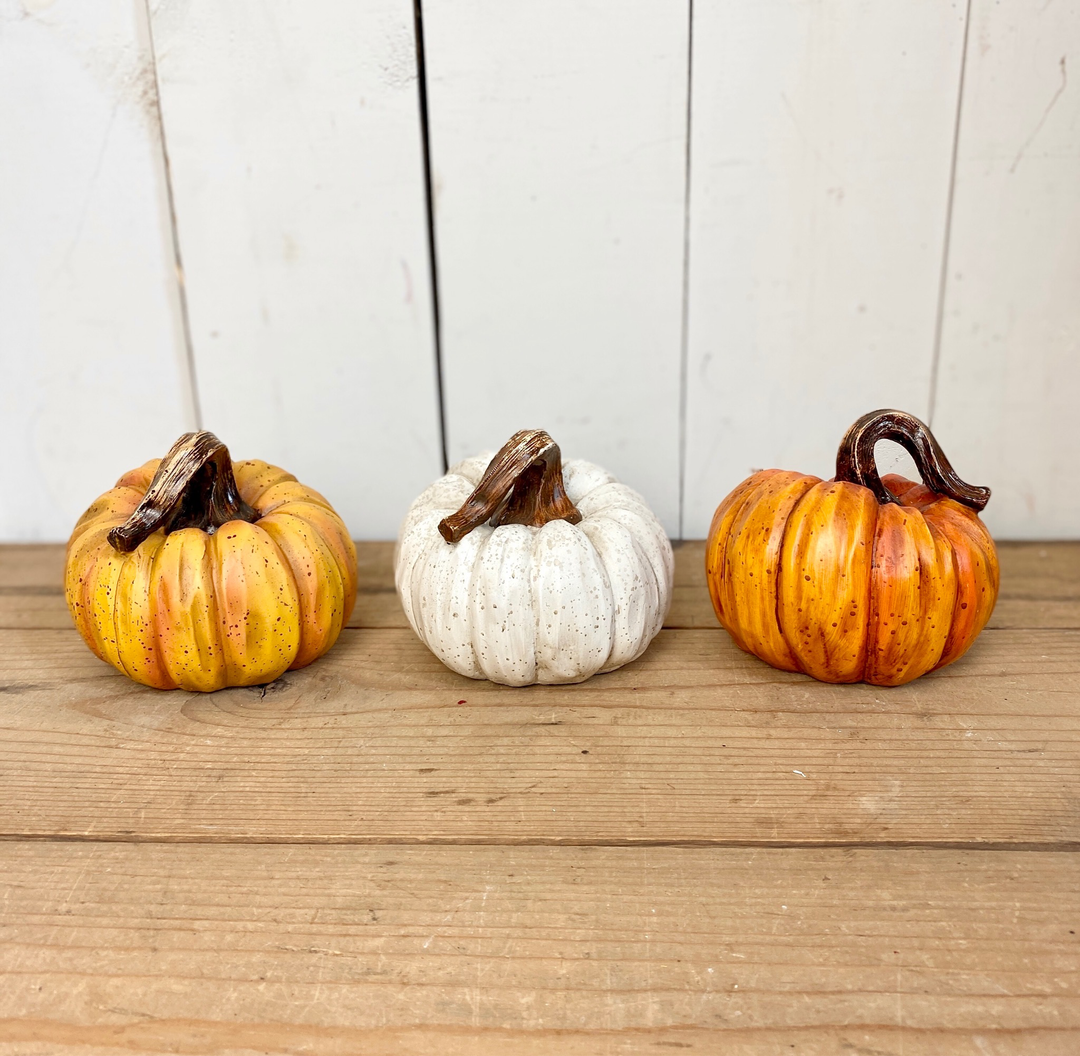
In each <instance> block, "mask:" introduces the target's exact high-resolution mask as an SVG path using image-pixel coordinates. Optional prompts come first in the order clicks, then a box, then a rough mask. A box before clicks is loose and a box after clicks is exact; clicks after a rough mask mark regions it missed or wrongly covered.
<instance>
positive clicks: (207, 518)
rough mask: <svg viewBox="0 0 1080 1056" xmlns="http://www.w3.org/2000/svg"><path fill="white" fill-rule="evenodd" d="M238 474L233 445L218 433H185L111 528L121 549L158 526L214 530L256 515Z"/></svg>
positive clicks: (126, 549)
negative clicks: (129, 512) (244, 496)
mask: <svg viewBox="0 0 1080 1056" xmlns="http://www.w3.org/2000/svg"><path fill="white" fill-rule="evenodd" d="M258 519H259V515H258V513H256V512H255V510H253V509H252V508H251V507H250V506H249V505H248V504H247V503H246V502H244V500H243V499H242V498H240V491H239V489H238V488H237V486H236V477H234V476H233V468H232V460H231V459H230V458H229V449H228V448H227V447H226V446H225V445H224V444H223V443H222V442H221V441H220V440H219V439H218V438H217V437H216V436H214V434H213V433H207V432H201V433H185V434H184V435H183V436H182V437H180V439H179V440H177V441H176V443H175V444H173V446H172V447H171V448H169V453H168V454H167V455H166V456H165V457H164V458H163V459H162V460H161V465H160V466H158V471H157V472H156V473H155V474H154V479H153V480H152V481H150V487H148V488H147V489H146V494H145V495H144V496H143V500H142V502H140V503H139V505H138V506H137V507H136V509H135V512H134V513H133V514H132V515H131V516H130V517H129V518H128V519H127V521H126V522H125V523H124V524H123V525H121V526H120V527H119V528H114V529H113V530H112V531H111V532H109V542H110V543H111V544H112V545H113V547H114V548H115V549H117V550H119V551H121V552H122V553H129V552H130V551H132V550H134V549H135V548H136V547H137V546H138V545H139V544H140V543H141V542H142V541H143V540H144V539H146V538H148V537H149V536H151V535H153V533H154V532H156V531H157V530H158V529H159V528H161V529H164V531H165V534H166V535H167V534H168V533H169V532H175V531H178V530H179V529H181V528H201V529H202V530H203V531H204V532H211V533H212V532H214V531H216V530H217V529H218V528H220V527H221V526H222V525H223V524H225V523H226V522H227V521H257V520H258Z"/></svg>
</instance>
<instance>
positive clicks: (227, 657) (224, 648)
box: [64, 432, 356, 692]
mask: <svg viewBox="0 0 1080 1056" xmlns="http://www.w3.org/2000/svg"><path fill="white" fill-rule="evenodd" d="M64 578H65V587H66V592H67V601H68V607H69V608H70V609H71V615H72V617H73V618H74V620H75V626H76V627H77V628H78V630H79V633H80V634H81V635H82V636H83V639H84V640H85V641H86V644H87V645H89V646H90V648H91V649H92V650H93V651H94V652H95V653H96V654H97V655H98V656H99V657H101V659H102V660H105V661H107V662H108V663H110V664H112V665H113V666H114V667H116V668H118V669H119V670H120V671H122V672H124V674H126V675H128V676H130V677H131V678H133V679H134V680H135V681H136V682H142V683H143V684H145V685H148V686H154V687H156V688H158V689H175V688H177V687H179V688H181V689H188V690H200V691H204V692H208V691H211V690H215V689H221V688H223V687H224V686H250V685H257V684H260V683H264V682H272V681H273V680H274V679H275V678H277V677H278V676H279V675H282V674H284V672H285V671H286V670H288V669H289V668H296V667H303V666H304V665H305V664H310V663H311V662H312V660H315V659H316V658H318V657H319V656H321V655H322V654H323V653H325V652H326V650H327V649H329V648H330V646H332V645H333V644H334V642H335V641H336V640H337V636H338V633H339V632H340V631H341V628H342V626H343V625H344V623H345V621H346V620H347V619H348V618H349V613H350V612H351V611H352V607H353V602H354V601H355V598H356V548H355V547H354V546H353V543H352V540H351V539H350V538H349V533H348V530H347V529H346V528H345V525H344V524H343V523H342V521H341V518H340V517H338V515H337V514H336V513H335V512H334V511H333V510H332V509H331V508H330V504H329V503H328V502H327V501H326V500H325V499H324V498H323V497H322V496H321V495H320V494H319V493H318V492H317V491H314V490H312V489H311V488H307V487H305V486H304V485H303V484H300V483H299V482H298V481H297V479H296V477H294V476H293V475H292V474H291V473H286V472H285V471H284V470H283V469H278V467H277V466H271V465H268V464H267V463H266V462H260V461H257V460H251V461H247V462H237V463H236V464H235V465H234V464H233V463H232V462H231V461H230V459H229V452H228V450H227V449H226V447H225V445H224V444H223V443H222V442H221V441H220V440H218V438H217V437H216V436H214V434H213V433H206V432H202V433H188V434H186V435H185V436H182V437H181V438H180V439H179V440H178V441H177V442H176V443H175V444H174V445H173V447H172V449H171V450H170V451H169V453H168V454H167V455H166V456H165V457H164V458H163V459H152V460H151V461H150V462H147V463H146V464H145V465H144V466H141V467H140V468H139V469H133V470H132V471H131V472H130V473H125V474H124V476H122V477H121V478H120V479H119V480H118V481H117V483H116V487H115V488H113V489H112V490H110V491H107V492H106V493H105V494H104V495H102V496H101V497H100V498H99V499H98V500H97V501H96V502H95V503H94V504H93V505H92V506H91V507H90V508H89V509H88V510H87V511H86V513H84V514H83V516H82V517H81V518H80V520H79V523H78V524H77V525H76V526H75V530H74V531H73V532H72V534H71V539H70V541H69V542H68V548H67V564H66V569H65V576H64Z"/></svg>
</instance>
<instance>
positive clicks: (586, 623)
mask: <svg viewBox="0 0 1080 1056" xmlns="http://www.w3.org/2000/svg"><path fill="white" fill-rule="evenodd" d="M673 575H674V561H673V556H672V552H671V544H670V543H669V542H668V539H667V536H666V534H665V533H664V530H663V528H662V527H661V525H660V523H659V521H657V519H656V517H655V516H654V515H653V514H652V512H651V511H650V510H649V508H648V506H646V505H645V502H644V500H643V499H642V498H641V496H640V495H638V494H637V493H636V492H635V491H632V490H631V489H630V488H628V487H626V486H625V485H624V484H620V483H619V482H618V481H617V480H615V478H614V477H613V476H611V474H610V473H607V472H605V471H604V470H602V469H600V468H599V467H597V466H594V465H592V464H591V463H589V462H584V461H579V460H569V461H567V462H566V464H565V465H563V463H562V458H561V454H560V451H559V447H558V445H557V444H556V443H555V442H554V441H553V440H552V439H551V437H550V436H549V435H548V434H547V433H545V432H543V431H542V430H538V429H533V430H522V431H521V432H518V433H515V434H514V435H513V436H512V437H511V438H510V440H509V441H508V442H507V443H506V445H505V446H504V447H503V448H502V449H501V450H500V451H499V452H498V453H497V454H496V455H495V457H494V458H490V459H489V457H487V456H479V457H476V458H469V459H466V460H465V461H463V462H460V463H458V464H457V465H456V466H454V467H453V468H452V469H451V470H450V472H449V473H447V475H446V476H444V477H442V478H441V479H440V480H438V481H436V482H435V483H434V484H432V485H431V487H430V488H428V489H427V490H426V491H425V492H424V493H423V494H422V495H421V496H420V497H419V498H418V499H417V500H416V501H415V502H414V503H413V504H412V506H411V507H410V509H409V512H408V514H407V516H406V518H405V521H404V524H403V525H402V529H401V535H400V538H399V540H398V546H397V551H396V554H395V579H396V582H397V589H398V594H399V595H400V597H401V604H402V607H403V608H404V610H405V615H406V616H407V617H408V620H409V623H410V624H411V625H412V627H413V629H414V630H415V631H416V633H417V635H419V637H420V638H421V640H422V641H423V642H424V643H425V644H426V645H427V646H428V648H429V649H431V651H432V652H433V653H435V655H436V656H438V657H439V659H440V660H442V662H443V663H444V664H446V665H447V666H448V667H450V668H452V669H453V670H454V671H457V672H458V673H459V674H462V675H466V676H468V677H469V678H486V679H490V680H491V681H493V682H500V683H502V684H504V685H508V686H525V685H530V684H533V683H547V684H553V683H563V682H581V681H583V680H584V679H586V678H589V677H590V676H591V675H594V674H597V673H598V672H604V671H612V670H614V669H615V668H617V667H621V666H622V665H623V664H627V663H629V662H630V661H631V660H634V659H636V658H637V657H638V656H640V655H641V654H642V653H643V652H644V651H645V649H646V647H647V646H648V644H649V642H651V641H652V639H653V638H654V637H655V636H656V634H657V632H658V631H659V630H660V628H661V626H662V625H663V622H664V616H665V615H666V614H667V610H668V607H669V605H670V603H671V589H672V580H673Z"/></svg>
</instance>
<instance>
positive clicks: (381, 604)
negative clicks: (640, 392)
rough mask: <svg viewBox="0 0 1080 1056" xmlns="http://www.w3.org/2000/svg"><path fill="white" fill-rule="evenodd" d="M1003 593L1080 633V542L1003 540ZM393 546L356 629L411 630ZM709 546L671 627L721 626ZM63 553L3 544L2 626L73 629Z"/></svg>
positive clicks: (996, 622)
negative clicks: (709, 574)
mask: <svg viewBox="0 0 1080 1056" xmlns="http://www.w3.org/2000/svg"><path fill="white" fill-rule="evenodd" d="M997 545H998V556H999V557H1000V559H1001V595H1000V597H999V598H998V603H997V608H996V609H995V610H994V615H993V616H992V617H991V620H990V627H991V628H1014V629H1022V628H1045V629H1058V630H1065V629H1070V628H1080V543H1076V542H1049V543H1038V544H1035V545H1032V544H1028V543H1008V542H1006V543H998V544H997ZM393 552H394V544H393V543H389V542H382V543H364V544H362V545H361V546H360V547H359V549H358V551H357V553H358V556H359V565H360V567H359V580H360V591H359V596H358V597H357V600H356V608H355V609H354V610H353V615H352V619H351V620H350V621H349V625H350V626H351V627H407V626H408V624H407V623H406V620H405V614H404V613H403V612H402V611H401V605H400V604H399V603H398V600H397V594H396V593H395V592H394V573H393V568H392V565H391V562H392V558H393ZM704 568H705V546H704V543H702V542H699V541H694V542H686V543H676V544H675V595H674V599H673V601H672V605H671V611H670V612H669V613H668V617H667V620H666V621H665V623H664V626H665V627H669V628H680V627H685V628H692V627H700V628H707V629H710V630H711V629H714V628H716V626H717V623H716V617H715V616H714V615H713V611H712V605H711V604H710V602H709V593H708V590H707V589H706V587H705V579H704ZM63 578H64V548H63V546H60V545H58V544H55V543H37V544H29V545H24V546H4V547H0V628H15V627H19V628H24V629H30V628H54V629H66V628H68V627H70V626H71V618H70V616H69V615H68V611H67V606H66V605H65V604H64V595H63Z"/></svg>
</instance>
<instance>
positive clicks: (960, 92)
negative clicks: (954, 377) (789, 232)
mask: <svg viewBox="0 0 1080 1056" xmlns="http://www.w3.org/2000/svg"><path fill="white" fill-rule="evenodd" d="M970 29H971V0H967V8H966V11H965V13H964V43H963V45H962V50H961V53H960V85H959V87H958V88H957V92H956V121H955V122H954V124H953V142H952V159H951V160H950V163H949V194H948V197H947V199H946V201H945V240H944V244H943V245H942V248H941V275H940V276H939V279H938V303H937V317H936V319H935V321H934V353H933V358H932V359H931V361H930V402H929V407H928V409H927V415H926V424H927V425H929V426H930V427H931V428H933V425H934V412H935V411H936V410H937V389H938V372H939V369H940V367H941V336H942V332H943V330H944V328H945V290H946V287H947V286H948V281H949V250H950V248H951V245H952V220H953V200H954V198H955V196H956V163H957V158H958V157H959V154H960V122H961V119H962V115H963V108H964V77H965V75H966V73H967V54H968V34H969V30H970Z"/></svg>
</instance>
